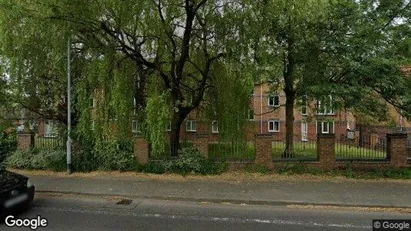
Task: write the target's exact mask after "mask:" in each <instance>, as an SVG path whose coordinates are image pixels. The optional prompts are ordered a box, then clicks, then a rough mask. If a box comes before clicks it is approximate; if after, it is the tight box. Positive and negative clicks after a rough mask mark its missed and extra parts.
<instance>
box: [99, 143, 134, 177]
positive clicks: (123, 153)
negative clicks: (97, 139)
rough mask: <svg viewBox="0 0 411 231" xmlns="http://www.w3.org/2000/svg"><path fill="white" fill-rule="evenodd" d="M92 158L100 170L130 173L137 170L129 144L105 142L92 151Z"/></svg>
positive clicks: (130, 144) (131, 147)
mask: <svg viewBox="0 0 411 231" xmlns="http://www.w3.org/2000/svg"><path fill="white" fill-rule="evenodd" d="M93 152H94V157H96V159H95V160H94V161H97V162H98V163H99V169H102V170H120V171H132V170H137V169H138V163H137V161H136V159H135V157H134V155H133V145H132V143H131V142H118V141H113V142H105V143H101V144H98V145H97V146H96V147H95V149H94V150H93Z"/></svg>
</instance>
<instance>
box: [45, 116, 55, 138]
mask: <svg viewBox="0 0 411 231" xmlns="http://www.w3.org/2000/svg"><path fill="white" fill-rule="evenodd" d="M55 129H56V128H54V121H53V120H46V121H44V137H50V138H53V137H57V132H54V130H55Z"/></svg>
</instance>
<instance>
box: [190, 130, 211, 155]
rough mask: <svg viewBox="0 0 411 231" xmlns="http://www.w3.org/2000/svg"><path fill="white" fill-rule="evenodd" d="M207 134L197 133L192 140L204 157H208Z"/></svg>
mask: <svg viewBox="0 0 411 231" xmlns="http://www.w3.org/2000/svg"><path fill="white" fill-rule="evenodd" d="M208 142H209V140H208V135H207V134H198V135H197V136H196V139H195V140H194V146H195V147H196V148H198V150H200V151H201V153H203V154H204V155H205V156H206V157H208Z"/></svg>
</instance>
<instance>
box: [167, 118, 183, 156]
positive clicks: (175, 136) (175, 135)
mask: <svg viewBox="0 0 411 231" xmlns="http://www.w3.org/2000/svg"><path fill="white" fill-rule="evenodd" d="M177 116H178V115H177ZM174 117H176V116H174ZM181 123H182V121H179V118H178V117H177V118H173V120H172V121H171V133H170V154H171V156H172V157H176V156H178V150H179V149H180V128H181Z"/></svg>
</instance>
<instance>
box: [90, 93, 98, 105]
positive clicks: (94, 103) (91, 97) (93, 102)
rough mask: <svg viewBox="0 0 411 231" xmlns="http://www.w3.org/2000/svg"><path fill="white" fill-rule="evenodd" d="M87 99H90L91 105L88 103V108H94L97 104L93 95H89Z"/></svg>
mask: <svg viewBox="0 0 411 231" xmlns="http://www.w3.org/2000/svg"><path fill="white" fill-rule="evenodd" d="M89 100H91V101H92V102H91V105H90V108H96V106H97V101H96V99H95V98H94V96H93V95H91V96H90V98H89Z"/></svg>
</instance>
